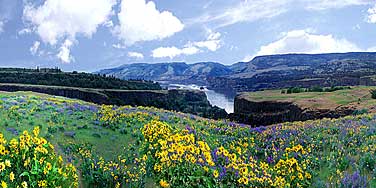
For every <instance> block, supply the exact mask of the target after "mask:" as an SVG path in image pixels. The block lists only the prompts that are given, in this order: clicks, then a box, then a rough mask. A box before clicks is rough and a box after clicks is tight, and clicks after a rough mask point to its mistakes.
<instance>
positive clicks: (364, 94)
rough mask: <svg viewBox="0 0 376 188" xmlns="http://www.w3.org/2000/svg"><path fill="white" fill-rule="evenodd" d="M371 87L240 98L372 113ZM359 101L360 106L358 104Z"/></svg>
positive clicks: (254, 94)
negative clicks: (348, 108) (347, 107)
mask: <svg viewBox="0 0 376 188" xmlns="http://www.w3.org/2000/svg"><path fill="white" fill-rule="evenodd" d="M372 89H376V87H371V86H356V87H352V89H349V90H347V89H346V90H338V91H334V92H303V93H293V94H281V90H266V91H259V92H245V93H242V94H241V97H243V98H245V99H248V100H251V101H256V102H259V101H288V102H294V103H295V104H298V105H299V106H302V107H303V108H317V109H331V110H334V109H336V108H337V107H339V106H354V107H356V108H357V109H362V108H367V109H370V110H371V111H372V112H374V109H373V107H374V106H375V105H376V100H373V99H372V98H371V94H370V92H369V91H370V90H372ZM358 99H360V104H358Z"/></svg>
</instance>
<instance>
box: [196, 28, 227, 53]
mask: <svg viewBox="0 0 376 188" xmlns="http://www.w3.org/2000/svg"><path fill="white" fill-rule="evenodd" d="M220 38H221V33H219V32H212V31H209V36H208V38H207V39H206V40H205V41H198V42H194V43H193V45H194V46H196V47H199V48H207V49H208V50H210V51H212V52H214V51H217V50H218V49H219V48H220V47H221V42H222V41H221V39H220Z"/></svg>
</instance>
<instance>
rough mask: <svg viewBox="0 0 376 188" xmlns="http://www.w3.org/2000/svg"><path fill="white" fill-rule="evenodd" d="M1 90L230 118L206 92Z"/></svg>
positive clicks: (9, 86)
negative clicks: (213, 102)
mask: <svg viewBox="0 0 376 188" xmlns="http://www.w3.org/2000/svg"><path fill="white" fill-rule="evenodd" d="M0 91H8V92H15V91H33V92H38V93H45V94H49V95H56V96H63V97H68V98H76V99H80V100H84V101H88V102H93V103H96V104H113V105H132V106H150V107H156V108H163V109H166V110H174V111H180V112H184V113H191V114H196V115H199V116H203V117H208V118H214V119H219V118H226V117H227V113H226V111H225V110H223V109H220V108H218V107H215V106H214V107H213V106H211V105H210V103H209V101H208V100H207V98H206V95H205V93H204V92H201V91H188V90H113V89H91V88H75V87H59V86H41V85H25V84H0Z"/></svg>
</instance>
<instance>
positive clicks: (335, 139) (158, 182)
mask: <svg viewBox="0 0 376 188" xmlns="http://www.w3.org/2000/svg"><path fill="white" fill-rule="evenodd" d="M24 130H26V131H27V132H24ZM33 130H34V132H36V130H38V132H40V133H39V134H38V135H32V136H30V139H31V140H35V138H38V139H39V141H38V142H34V141H33V144H31V145H30V147H29V148H30V151H29V150H28V152H27V155H28V156H30V157H29V158H30V160H31V161H35V165H29V166H28V167H25V166H24V165H23V164H24V163H25V161H27V160H28V159H29V158H28V157H25V156H24V155H25V154H24V152H18V153H17V152H16V151H14V150H11V149H7V151H9V152H7V154H5V155H2V151H5V150H1V148H0V177H1V178H0V179H1V180H2V181H1V182H0V185H1V186H3V187H17V186H19V187H23V186H24V185H25V184H22V183H23V182H26V183H27V187H43V186H44V185H51V186H52V187H57V186H59V185H56V184H52V183H53V182H58V181H56V180H55V179H53V178H52V177H55V178H58V177H59V178H60V177H61V182H62V183H61V184H60V186H61V187H77V186H76V184H75V183H74V182H78V183H79V185H80V186H81V187H376V170H375V169H376V166H375V165H376V154H375V151H376V116H375V115H373V114H370V115H363V116H356V117H355V116H351V117H345V118H342V119H338V120H330V119H324V120H320V121H307V122H296V123H286V124H280V125H274V126H269V127H258V128H252V127H251V126H248V125H242V124H235V123H232V122H226V121H214V120H208V119H203V118H199V117H197V116H192V115H187V114H182V113H175V112H170V111H164V110H160V109H155V108H145V107H138V108H135V107H127V106H125V107H115V106H107V105H104V106H97V105H94V104H89V103H85V102H82V101H78V100H71V99H66V98H60V97H53V96H48V95H39V94H38V95H37V94H34V93H17V94H14V93H13V94H10V93H0V132H2V133H3V136H4V142H3V144H5V145H6V147H7V148H10V147H11V146H10V145H11V143H12V142H14V141H12V139H15V140H17V139H18V142H19V145H21V144H20V143H21V140H23V139H24V137H25V135H26V136H27V135H31V134H34V132H33ZM29 133H30V134H29ZM21 137H22V138H21ZM34 137H35V138H34ZM41 137H44V138H45V139H46V142H47V141H48V142H49V143H51V144H47V145H48V147H47V145H44V144H42V146H41V144H40V140H42V138H41ZM5 140H10V141H7V142H5ZM43 140H44V139H43ZM43 142H44V141H43ZM38 146H39V149H37V148H38ZM20 147H21V146H20ZM40 148H46V149H48V152H47V153H48V155H51V156H46V157H45V158H43V159H44V160H45V161H43V162H39V161H40V160H41V158H40V157H39V155H37V156H36V155H35V153H38V151H39V150H40ZM20 151H23V150H22V149H21V150H20ZM33 153H34V154H33ZM60 155H61V156H62V157H61V158H60V157H54V156H60ZM42 157H43V156H42ZM7 160H10V161H11V164H10V165H11V166H6V163H7V162H6V161H7ZM54 161H55V162H54ZM3 163H4V164H5V168H4V169H5V170H2V164H3ZM39 163H40V165H38V164H39ZM49 163H50V164H51V165H52V167H51V166H50V165H48V164H49ZM16 164H17V165H16ZM71 164H73V165H74V166H72V165H71ZM50 167H51V168H50ZM52 169H53V170H52ZM60 169H61V170H65V171H66V174H67V177H65V178H64V176H60V175H58V174H56V173H60V171H59V170H60ZM76 169H77V170H76ZM35 172H38V175H35V176H32V177H33V178H26V177H25V174H33V173H35ZM11 173H12V174H13V175H11ZM50 173H51V174H50ZM21 175H22V176H21ZM39 175H40V176H39ZM68 175H69V177H68ZM13 176H14V178H11V177H13ZM12 179H13V180H12ZM76 179H78V180H76ZM42 181H43V182H42ZM59 181H60V180H59ZM3 182H4V183H3ZM66 182H70V183H72V184H67V183H66ZM42 183H43V184H42ZM51 186H46V187H51ZM24 187H25V186H24Z"/></svg>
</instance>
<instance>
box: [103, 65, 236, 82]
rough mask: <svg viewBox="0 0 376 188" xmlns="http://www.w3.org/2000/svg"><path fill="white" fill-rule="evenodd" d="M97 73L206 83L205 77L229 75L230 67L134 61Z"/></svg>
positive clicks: (133, 77)
mask: <svg viewBox="0 0 376 188" xmlns="http://www.w3.org/2000/svg"><path fill="white" fill-rule="evenodd" d="M97 73H99V74H107V75H113V76H115V77H118V78H121V79H126V80H128V79H143V80H154V81H159V82H168V83H194V84H206V79H207V77H217V76H223V75H229V74H231V73H232V71H231V69H230V68H229V67H227V66H225V65H222V64H220V63H215V62H199V63H194V64H187V63H184V62H172V63H156V64H147V63H135V64H126V65H122V66H120V67H117V68H113V69H105V70H101V71H98V72H97Z"/></svg>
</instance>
